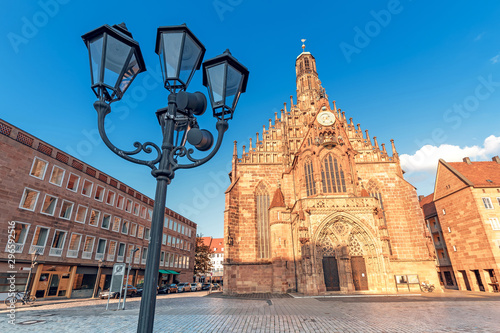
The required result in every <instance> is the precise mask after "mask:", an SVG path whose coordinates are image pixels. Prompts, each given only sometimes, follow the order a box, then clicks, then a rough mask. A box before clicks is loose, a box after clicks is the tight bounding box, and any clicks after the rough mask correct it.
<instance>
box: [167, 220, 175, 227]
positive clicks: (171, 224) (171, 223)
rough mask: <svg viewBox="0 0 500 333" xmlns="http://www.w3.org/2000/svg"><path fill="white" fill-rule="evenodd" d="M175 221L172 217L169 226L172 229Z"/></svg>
mask: <svg viewBox="0 0 500 333" xmlns="http://www.w3.org/2000/svg"><path fill="white" fill-rule="evenodd" d="M173 223H174V221H173V220H172V219H170V222H169V224H168V228H169V229H170V230H172V226H173Z"/></svg>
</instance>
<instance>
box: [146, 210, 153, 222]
mask: <svg viewBox="0 0 500 333" xmlns="http://www.w3.org/2000/svg"><path fill="white" fill-rule="evenodd" d="M146 219H147V220H148V221H151V220H152V219H153V210H152V209H150V208H147V212H146Z"/></svg>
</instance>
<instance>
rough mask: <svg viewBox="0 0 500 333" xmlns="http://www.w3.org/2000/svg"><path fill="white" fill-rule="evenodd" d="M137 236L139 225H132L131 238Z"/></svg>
mask: <svg viewBox="0 0 500 333" xmlns="http://www.w3.org/2000/svg"><path fill="white" fill-rule="evenodd" d="M136 234H137V223H132V225H131V227H130V236H132V237H135V235H136Z"/></svg>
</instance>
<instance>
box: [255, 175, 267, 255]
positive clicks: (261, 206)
mask: <svg viewBox="0 0 500 333" xmlns="http://www.w3.org/2000/svg"><path fill="white" fill-rule="evenodd" d="M255 202H256V206H257V207H256V218H257V239H258V256H259V258H269V256H270V248H269V246H270V245H269V212H268V210H269V194H268V192H267V189H266V187H265V186H264V184H262V183H260V184H259V186H258V187H257V189H256V193H255Z"/></svg>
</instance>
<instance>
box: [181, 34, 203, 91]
mask: <svg viewBox="0 0 500 333" xmlns="http://www.w3.org/2000/svg"><path fill="white" fill-rule="evenodd" d="M200 54H201V48H200V46H199V45H198V44H196V43H195V42H194V41H193V39H192V38H191V37H190V36H189V35H187V34H186V39H185V41H184V49H183V51H182V60H181V70H180V73H179V79H180V80H181V81H182V82H183V83H185V84H186V85H187V84H188V83H189V80H190V78H191V76H192V74H193V73H194V71H195V69H196V68H195V66H196V63H197V62H198V59H199V58H200Z"/></svg>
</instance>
